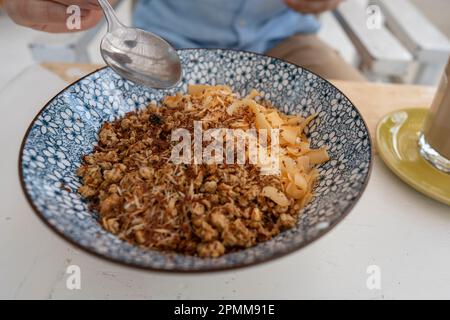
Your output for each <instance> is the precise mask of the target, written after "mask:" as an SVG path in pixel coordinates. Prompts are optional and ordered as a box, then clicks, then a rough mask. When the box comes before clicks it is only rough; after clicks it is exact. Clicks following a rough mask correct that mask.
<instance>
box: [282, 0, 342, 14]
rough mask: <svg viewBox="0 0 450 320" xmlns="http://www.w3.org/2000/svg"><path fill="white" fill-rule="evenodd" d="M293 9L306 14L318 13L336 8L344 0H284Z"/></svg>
mask: <svg viewBox="0 0 450 320" xmlns="http://www.w3.org/2000/svg"><path fill="white" fill-rule="evenodd" d="M284 2H285V3H286V5H287V6H288V7H290V8H291V9H293V10H295V11H297V12H300V13H304V14H318V13H322V12H325V11H328V10H334V9H336V7H337V6H338V5H339V3H341V2H342V0H284Z"/></svg>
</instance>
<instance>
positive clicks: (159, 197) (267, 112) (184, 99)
mask: <svg viewBox="0 0 450 320" xmlns="http://www.w3.org/2000/svg"><path fill="white" fill-rule="evenodd" d="M313 118H314V115H311V116H310V117H308V118H302V117H300V116H296V115H293V116H292V115H290V116H288V115H285V114H283V113H281V112H280V111H279V110H278V109H276V108H274V107H273V106H271V105H270V104H269V103H268V102H265V101H263V100H262V99H261V98H260V97H259V93H258V92H256V91H252V92H251V93H250V94H249V95H248V96H247V97H244V98H240V97H238V95H236V94H235V93H233V92H232V90H231V89H230V88H229V87H226V86H203V85H193V86H190V87H189V90H188V93H187V94H185V95H182V94H177V95H175V96H168V97H166V98H165V99H164V100H163V103H162V105H161V106H157V105H154V104H151V105H149V106H148V107H147V108H145V109H143V110H140V111H136V112H130V113H128V114H126V115H125V117H123V118H121V119H118V120H116V121H114V122H106V123H105V124H104V125H103V126H102V128H101V130H100V132H99V142H98V145H97V146H96V147H95V149H94V151H93V152H92V153H91V154H88V155H85V156H84V158H83V164H82V165H81V167H80V168H79V169H78V171H77V174H78V176H80V177H81V179H82V182H83V183H82V186H81V187H80V188H79V190H78V191H79V193H80V194H81V195H82V196H83V197H84V198H86V199H88V200H89V202H90V205H91V207H92V209H93V210H95V211H97V212H98V213H99V215H100V223H101V225H102V226H103V227H104V228H105V229H106V230H108V231H109V232H111V233H113V234H115V235H117V236H118V237H119V238H121V239H124V240H126V241H128V242H131V243H133V244H136V245H139V246H142V247H146V248H151V249H157V250H164V251H174V252H178V253H184V254H188V255H197V256H200V257H219V256H222V255H224V254H226V253H229V252H232V251H236V250H239V249H243V248H248V247H251V246H254V245H256V244H257V243H259V242H262V241H267V240H269V239H271V238H272V237H274V236H276V235H278V234H279V233H280V232H281V231H283V230H285V229H289V228H292V227H294V226H295V224H296V222H297V220H298V215H299V213H300V211H301V209H302V208H303V207H304V206H305V205H306V204H307V203H308V202H309V201H310V199H311V198H312V189H313V186H314V183H315V181H316V178H317V175H318V172H317V170H316V169H315V166H316V165H318V164H321V163H323V162H326V161H328V154H327V151H326V148H321V149H312V148H311V147H310V145H309V142H308V139H307V138H306V136H305V135H304V133H303V129H304V128H305V126H306V125H307V124H308V122H309V121H311V120H312V119H313ZM196 123H197V124H198V123H200V124H201V129H202V130H205V131H207V130H209V129H218V130H219V131H218V132H219V133H220V135H221V136H225V135H226V132H227V131H226V130H227V129H233V130H237V131H238V132H240V133H241V134H242V133H243V132H246V131H244V130H252V129H253V130H255V129H256V136H255V138H261V133H260V132H261V130H273V129H276V130H277V132H279V133H280V135H279V137H278V138H277V139H279V141H277V142H278V144H277V146H279V150H278V151H277V161H279V162H278V169H279V170H278V171H277V172H276V174H262V170H263V169H264V168H265V167H266V166H267V165H266V164H262V163H261V161H259V160H258V159H259V158H258V159H257V160H256V161H253V162H252V161H251V156H250V155H249V154H250V152H249V146H244V149H242V150H243V151H244V153H245V155H246V157H245V159H244V161H243V162H241V163H236V161H235V162H234V163H214V162H208V161H206V163H205V162H196V161H195V159H194V160H193V161H189V162H184V163H180V162H177V161H172V160H173V149H174V145H175V143H176V141H173V137H172V133H173V131H174V130H176V129H177V128H183V129H184V130H186V131H187V132H189V133H192V134H195V133H194V131H195V130H196V129H195V125H196ZM235 138H236V137H233V139H235ZM270 139H274V138H273V137H272V136H271V138H270ZM270 139H269V140H270ZM233 141H235V140H233ZM256 141H258V143H259V144H260V143H261V141H262V140H261V139H259V140H258V139H256ZM205 146H207V143H205V142H203V144H202V147H205ZM259 146H260V145H259ZM190 147H191V144H190V143H189V148H190ZM193 148H194V149H195V146H194V147H193ZM265 150H267V154H268V155H273V154H274V152H275V150H274V147H273V144H271V145H270V147H269V146H267V145H266V149H265ZM194 153H195V150H194ZM215 156H216V155H215ZM222 156H223V155H221V157H222ZM226 156H229V154H228V155H226ZM232 157H234V158H237V157H238V156H237V151H236V150H232Z"/></svg>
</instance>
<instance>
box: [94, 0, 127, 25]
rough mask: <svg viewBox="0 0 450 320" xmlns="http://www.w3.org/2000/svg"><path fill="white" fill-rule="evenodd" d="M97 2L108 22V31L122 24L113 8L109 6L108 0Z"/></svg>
mask: <svg viewBox="0 0 450 320" xmlns="http://www.w3.org/2000/svg"><path fill="white" fill-rule="evenodd" d="M98 3H99V4H100V6H101V7H102V9H103V12H104V14H105V17H106V21H107V22H108V32H113V31H114V30H116V29H118V28H122V27H123V24H122V23H121V22H120V21H119V19H118V18H117V15H116V13H115V12H114V8H113V7H112V6H111V4H110V3H109V1H108V0H98Z"/></svg>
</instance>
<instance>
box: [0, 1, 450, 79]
mask: <svg viewBox="0 0 450 320" xmlns="http://www.w3.org/2000/svg"><path fill="white" fill-rule="evenodd" d="M0 1H1V0H0ZM119 1H120V0H119ZM120 2H122V3H123V2H124V1H123V0H122V1H120ZM371 10H372V11H373V10H378V11H379V13H380V15H381V18H382V19H381V20H380V21H381V22H382V23H380V24H379V25H378V26H376V27H374V28H373V27H370V26H368V22H369V19H370V15H371V14H373V12H371ZM322 20H324V23H325V26H324V29H326V30H328V31H327V32H326V33H327V34H328V39H326V40H327V41H326V42H328V43H329V44H331V45H332V46H333V47H334V48H336V49H337V50H340V51H341V54H343V55H344V56H345V58H346V60H347V61H349V62H350V63H352V64H354V65H356V66H357V67H359V69H361V70H362V71H363V72H364V73H365V75H366V76H367V77H368V78H369V79H370V80H374V81H388V82H399V83H416V84H424V85H434V84H436V83H437V81H438V79H439V77H440V75H441V73H442V70H443V68H444V66H445V63H446V61H447V58H448V56H449V54H450V42H449V40H448V39H447V37H446V36H445V35H443V34H442V33H441V32H440V31H439V30H438V29H437V28H436V27H435V26H434V25H433V24H432V23H431V22H430V21H429V20H428V19H427V18H426V17H425V16H424V15H422V14H421V12H420V11H419V10H418V9H417V8H416V7H415V6H414V5H412V4H411V3H410V2H409V0H395V1H393V0H347V1H344V2H343V3H342V4H341V5H340V6H339V7H338V9H337V10H336V11H335V12H334V15H333V14H330V13H328V14H325V15H323V17H322ZM101 27H102V25H100V26H98V27H96V28H94V29H92V30H89V31H85V32H81V33H77V34H70V35H58V36H55V35H48V34H42V35H41V36H40V37H39V38H38V39H35V40H34V41H33V42H32V43H31V44H30V49H31V52H32V54H33V57H34V59H35V60H37V61H65V62H86V63H87V62H90V57H89V54H88V51H87V48H88V45H89V44H90V43H91V41H92V39H94V37H95V36H96V34H97V33H98V32H99V30H100V28H101ZM321 34H322V33H320V34H319V35H321ZM346 44H347V45H346ZM343 48H345V49H344V50H343Z"/></svg>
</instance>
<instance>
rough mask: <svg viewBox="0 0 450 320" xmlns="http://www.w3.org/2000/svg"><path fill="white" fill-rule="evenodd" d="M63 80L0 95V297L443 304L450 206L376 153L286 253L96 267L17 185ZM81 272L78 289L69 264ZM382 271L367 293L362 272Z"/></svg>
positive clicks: (26, 79)
mask: <svg viewBox="0 0 450 320" xmlns="http://www.w3.org/2000/svg"><path fill="white" fill-rule="evenodd" d="M66 85H67V84H66V83H65V82H63V81H62V80H60V79H59V78H58V77H57V76H55V75H54V74H52V73H50V72H48V71H46V70H45V69H43V68H42V67H40V66H34V67H31V68H29V69H27V70H25V71H24V72H23V73H22V74H20V75H19V76H18V77H17V78H16V79H14V80H13V81H12V82H11V83H10V84H9V85H8V86H7V87H5V88H4V89H3V90H2V91H1V92H0V108H1V114H2V118H1V119H2V122H1V124H0V150H1V151H2V153H1V157H0V170H1V174H0V197H1V201H0V298H26V299H29V298H31V299H35V298H44V299H45V298H55V299H61V298H62V299H65V298H68V299H83V298H87V299H94V298H99V299H103V298H111V299H112V298H125V299H127V298H137V299H141V298H144V299H206V298H208V299H239V298H241V299H278V298H279V299H318V298H325V299H333V298H345V299H346V298H356V299H400V298H446V299H449V298H450V207H448V206H446V205H443V204H440V203H438V202H436V201H434V200H431V199H428V198H426V197H425V196H423V195H421V194H419V193H418V192H416V191H414V190H413V189H411V188H410V187H408V186H407V185H405V184H404V183H402V182H401V181H400V180H399V179H398V178H397V177H396V176H394V175H393V174H392V173H391V172H390V171H389V170H388V169H387V168H386V167H385V166H384V165H383V163H382V162H381V160H380V159H379V158H378V157H375V163H374V167H373V172H372V176H371V179H370V182H369V185H368V187H367V189H366V192H365V193H364V195H363V196H362V198H361V199H360V201H359V203H358V204H357V205H356V206H355V208H354V209H353V210H352V212H351V213H350V215H349V216H348V217H347V218H345V219H344V220H343V221H342V222H341V223H340V224H339V225H338V226H337V227H336V228H335V229H333V230H332V231H330V232H329V233H328V234H327V235H325V236H324V237H323V238H321V239H319V240H318V241H316V242H314V243H312V244H311V245H309V246H307V247H306V248H304V249H302V250H300V251H298V252H296V253H293V254H291V255H289V256H287V257H284V258H281V259H278V260H275V261H273V262H269V263H265V264H262V265H259V266H255V267H250V268H245V269H241V270H237V271H227V272H218V273H209V274H168V273H155V272H149V271H142V270H135V269H132V268H129V267H123V266H119V265H116V264H113V263H111V262H107V261H103V260H101V259H99V258H96V257H93V256H91V255H90V254H87V253H85V252H82V251H80V250H79V249H76V248H74V247H73V246H72V245H70V244H69V243H67V242H66V241H64V240H63V239H61V238H59V237H58V236H57V235H55V234H54V233H53V232H52V231H51V230H50V229H48V228H47V227H46V226H45V225H44V224H43V223H42V222H41V221H40V220H39V218H38V217H37V216H36V215H35V214H34V213H33V211H32V210H31V208H30V206H29V205H28V203H27V202H26V200H25V197H24V195H23V193H22V190H21V188H20V184H19V177H18V165H17V161H18V153H19V147H20V143H21V141H22V138H23V136H24V134H25V131H26V129H27V127H28V125H29V123H30V121H31V120H32V119H33V117H34V116H35V114H36V113H37V112H38V111H39V110H40V109H41V107H42V106H43V105H44V104H45V103H46V102H47V101H48V100H49V99H50V98H51V97H53V96H54V95H55V94H56V93H57V92H59V91H60V90H61V89H62V88H64V87H65V86H66ZM72 264H75V265H78V266H79V267H80V268H81V290H69V289H67V287H66V280H67V277H68V274H66V268H67V267H68V266H69V265H72ZM370 265H377V266H379V267H380V270H381V289H379V290H377V289H375V290H369V289H368V288H367V286H366V280H367V277H368V276H369V275H368V274H367V273H366V270H367V267H368V266H370Z"/></svg>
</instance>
